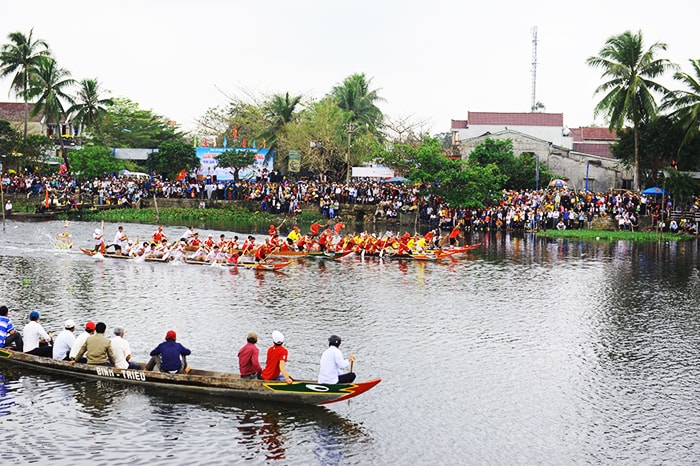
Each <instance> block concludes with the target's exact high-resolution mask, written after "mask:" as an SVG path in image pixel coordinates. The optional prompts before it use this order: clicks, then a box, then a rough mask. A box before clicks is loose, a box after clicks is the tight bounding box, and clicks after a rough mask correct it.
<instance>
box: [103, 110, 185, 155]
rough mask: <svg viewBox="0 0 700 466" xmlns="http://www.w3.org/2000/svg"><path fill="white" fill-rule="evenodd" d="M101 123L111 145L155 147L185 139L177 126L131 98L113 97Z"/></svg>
mask: <svg viewBox="0 0 700 466" xmlns="http://www.w3.org/2000/svg"><path fill="white" fill-rule="evenodd" d="M106 110H107V111H106V113H105V114H104V117H103V118H102V123H101V125H100V128H101V131H102V135H103V138H104V144H105V145H106V146H108V147H122V148H140V149H155V148H157V147H160V145H161V144H163V143H164V142H166V141H183V136H182V134H180V133H179V132H178V131H177V129H176V127H175V126H173V125H171V124H170V122H169V121H168V120H167V119H166V118H164V117H162V116H159V115H156V114H154V113H153V112H151V111H150V110H142V109H140V108H139V106H138V104H137V103H135V102H132V101H131V100H129V99H123V98H116V99H113V104H112V105H107V107H106Z"/></svg>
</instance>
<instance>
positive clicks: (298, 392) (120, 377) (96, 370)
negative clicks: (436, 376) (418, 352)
mask: <svg viewBox="0 0 700 466" xmlns="http://www.w3.org/2000/svg"><path fill="white" fill-rule="evenodd" d="M0 361H2V362H5V363H8V364H14V365H20V366H26V367H31V368H33V369H37V370H41V371H44V372H51V373H54V374H59V375H63V376H68V377H79V378H87V379H97V380H104V381H111V382H119V383H125V384H133V385H141V386H149V387H154V388H162V389H166V390H178V391H182V392H190V393H200V394H206V395H217V396H223V397H228V398H239V399H249V400H264V401H277V402H281V403H294V404H303V405H324V404H329V403H335V402H337V401H343V400H347V399H348V398H353V397H355V396H357V395H360V394H361V393H364V392H366V391H367V390H369V389H371V388H372V387H374V386H375V385H377V384H378V383H379V382H381V379H373V380H368V381H366V382H359V383H345V384H323V383H317V382H315V381H311V380H295V381H294V382H293V383H291V384H287V383H285V382H277V381H274V382H272V381H266V380H249V379H242V378H240V377H239V376H238V374H232V373H229V372H214V371H206V370H199V369H192V370H191V371H190V372H189V373H188V374H170V373H167V372H159V371H145V370H140V369H117V368H115V367H106V366H94V365H90V364H79V363H78V364H75V365H71V364H70V363H69V362H68V361H59V360H56V359H52V358H45V357H41V356H34V355H31V354H26V353H19V352H15V351H12V350H8V349H0Z"/></svg>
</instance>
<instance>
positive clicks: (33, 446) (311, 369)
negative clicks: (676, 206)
mask: <svg viewBox="0 0 700 466" xmlns="http://www.w3.org/2000/svg"><path fill="white" fill-rule="evenodd" d="M95 226H96V225H95V224H88V223H80V222H74V223H72V224H71V225H70V226H69V228H68V231H70V233H71V234H72V235H73V238H74V243H75V246H74V249H72V250H60V249H58V248H57V247H56V245H55V244H54V237H55V236H54V235H55V234H56V233H57V232H61V231H63V230H64V225H63V223H61V222H44V223H18V222H12V221H9V222H8V223H7V226H6V230H5V231H4V232H0V290H1V296H2V298H1V301H2V302H1V303H2V304H6V305H8V306H9V307H10V309H11V313H10V317H12V318H13V320H14V322H15V323H16V325H18V326H19V327H20V328H21V327H23V325H24V324H25V323H26V321H27V315H28V312H29V311H30V310H33V309H37V310H39V311H40V312H41V314H42V323H43V325H44V326H45V327H46V329H47V330H49V331H53V332H54V334H55V333H58V331H60V329H61V327H62V322H64V321H65V320H66V319H73V320H75V321H76V322H78V323H80V324H82V323H84V322H85V321H87V320H94V321H103V322H105V323H106V324H107V326H108V329H109V330H108V332H110V331H111V329H112V328H113V327H114V326H116V325H121V326H124V327H125V328H126V339H127V340H129V342H130V343H131V347H132V353H133V354H134V358H135V359H136V360H141V361H145V360H146V359H147V355H148V352H149V351H150V350H151V349H152V348H154V347H155V346H156V345H157V344H158V343H159V342H160V341H162V339H163V338H164V335H165V332H166V331H167V330H168V329H175V330H176V331H177V333H178V341H180V342H181V343H182V344H184V345H185V346H187V347H188V348H190V349H191V350H192V352H193V354H192V356H191V357H190V358H188V362H189V363H190V364H191V365H192V366H195V367H200V368H203V369H214V370H236V368H237V358H236V352H237V350H238V348H239V347H240V346H242V345H243V344H244V343H245V336H246V334H247V332H249V331H256V332H258V334H259V335H260V343H259V347H260V349H261V356H262V359H264V354H265V351H266V348H267V347H268V346H269V345H270V337H269V335H270V333H271V332H272V331H273V330H280V331H282V332H283V333H284V334H285V335H286V346H287V347H288V349H289V353H290V360H289V364H288V369H289V371H290V373H291V375H292V376H295V377H298V378H315V377H316V374H317V370H318V361H319V358H320V355H321V353H322V352H323V350H324V349H325V348H326V347H327V338H328V336H329V335H330V334H332V333H335V334H338V335H340V336H342V338H343V344H342V345H341V349H342V350H343V351H344V353H345V354H346V355H347V354H350V353H354V354H356V355H357V361H356V364H355V372H356V373H357V374H358V379H359V380H367V379H372V378H382V382H381V383H380V384H379V385H378V386H376V387H375V388H374V389H372V390H370V391H369V392H367V393H365V394H363V395H361V396H359V397H357V398H355V399H352V400H348V401H344V402H340V403H337V404H334V405H330V406H328V407H322V408H298V407H291V406H285V405H276V404H264V403H251V402H242V401H236V400H222V399H218V398H211V397H196V396H191V395H178V394H176V393H169V392H162V391H157V390H150V389H144V388H139V387H131V386H121V385H118V384H111V383H101V382H95V381H89V380H79V379H76V380H69V379H63V378H60V377H57V376H53V375H47V374H43V373H35V372H33V371H31V370H28V369H18V368H16V367H12V366H4V365H0V374H2V383H0V441H1V442H2V445H3V449H2V450H3V452H2V458H3V462H4V463H6V462H7V463H17V464H25V463H38V464H45V463H47V462H48V461H51V462H53V463H55V464H93V465H94V464H131V465H137V464H149V465H160V464H162V465H166V464H167V465H172V464H211V465H215V464H240V463H243V462H245V463H246V464H299V465H302V464H303V465H308V464H324V465H326V464H402V463H403V464H405V463H412V464H417V465H428V464H552V465H561V464H590V463H604V464H640V463H641V464H662V463H666V464H696V463H697V462H698V461H699V460H700V443H699V442H698V441H697V432H698V431H700V404H699V403H698V382H699V381H700V361H699V359H700V313H699V311H698V297H699V296H700V289H699V288H700V273H699V263H698V245H697V242H696V241H688V242H682V243H676V242H667V241H664V240H661V241H659V242H655V243H646V244H634V243H630V242H624V241H619V242H612V243H610V242H600V243H584V242H578V241H564V240H552V239H543V238H537V237H535V236H532V235H529V234H528V235H525V236H523V235H520V236H510V235H506V234H500V233H499V234H491V235H487V236H474V237H473V238H470V241H471V242H481V243H482V245H481V246H480V247H479V248H476V249H474V250H473V251H471V253H470V254H469V255H468V256H466V257H464V258H461V259H456V260H444V261H440V262H437V263H427V262H405V261H388V260H378V259H361V258H354V257H347V258H344V259H342V260H341V261H338V262H333V261H314V260H310V259H306V260H294V261H293V263H292V264H291V265H290V266H289V267H288V268H287V269H285V271H284V272H283V273H272V272H255V271H253V270H248V269H245V270H235V269H229V268H220V267H207V266H205V267H202V266H189V265H186V264H182V265H176V264H160V263H137V262H133V261H117V260H109V259H105V260H98V259H96V258H94V257H89V256H86V255H83V254H81V253H80V252H79V251H78V250H77V248H78V247H80V246H87V247H91V233H92V230H93V229H94V228H95ZM116 226H117V225H116V224H107V225H105V229H106V233H107V234H106V236H107V237H108V238H111V237H112V236H113V235H114V232H115V231H116ZM124 226H125V231H126V233H127V234H128V235H130V236H131V237H132V238H133V237H135V236H136V235H138V236H140V237H141V238H146V237H149V236H150V233H151V232H152V231H153V230H154V228H153V227H152V226H148V225H136V224H125V225H124ZM200 231H201V233H203V234H205V235H206V234H207V233H214V234H215V235H216V236H218V235H219V234H220V233H221V231H209V230H200ZM182 232H184V228H176V227H166V233H167V234H169V235H170V236H171V237H177V236H179V235H181V234H182ZM225 233H226V234H227V235H232V234H233V233H231V232H225ZM239 236H241V235H240V234H239Z"/></svg>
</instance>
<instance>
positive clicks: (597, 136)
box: [580, 127, 617, 141]
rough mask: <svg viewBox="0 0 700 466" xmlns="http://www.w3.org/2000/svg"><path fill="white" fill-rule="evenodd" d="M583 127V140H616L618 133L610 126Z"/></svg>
mask: <svg viewBox="0 0 700 466" xmlns="http://www.w3.org/2000/svg"><path fill="white" fill-rule="evenodd" d="M580 129H581V140H582V141H615V140H616V139H617V134H615V132H614V131H610V130H609V129H608V128H593V127H583V128H580Z"/></svg>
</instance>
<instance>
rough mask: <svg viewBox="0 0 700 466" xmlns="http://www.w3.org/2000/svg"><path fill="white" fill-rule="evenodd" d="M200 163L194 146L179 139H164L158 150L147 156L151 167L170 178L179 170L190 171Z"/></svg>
mask: <svg viewBox="0 0 700 466" xmlns="http://www.w3.org/2000/svg"><path fill="white" fill-rule="evenodd" d="M200 165H201V164H200V160H199V157H197V151H196V150H195V148H194V147H192V145H191V144H187V143H185V142H181V141H166V142H164V143H163V144H161V145H160V147H159V148H158V152H152V153H151V154H150V155H149V156H148V166H149V167H150V168H151V169H153V170H155V171H156V172H158V173H160V174H163V175H166V176H168V175H169V176H170V177H172V178H174V177H175V175H177V173H178V172H179V171H181V170H186V171H191V170H194V169H196V168H199V167H200Z"/></svg>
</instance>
